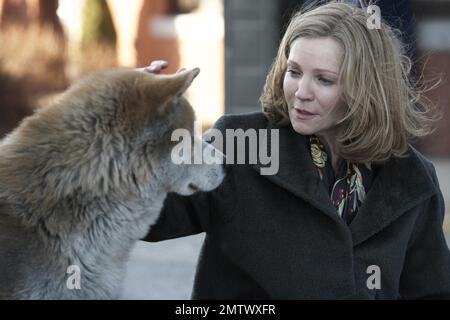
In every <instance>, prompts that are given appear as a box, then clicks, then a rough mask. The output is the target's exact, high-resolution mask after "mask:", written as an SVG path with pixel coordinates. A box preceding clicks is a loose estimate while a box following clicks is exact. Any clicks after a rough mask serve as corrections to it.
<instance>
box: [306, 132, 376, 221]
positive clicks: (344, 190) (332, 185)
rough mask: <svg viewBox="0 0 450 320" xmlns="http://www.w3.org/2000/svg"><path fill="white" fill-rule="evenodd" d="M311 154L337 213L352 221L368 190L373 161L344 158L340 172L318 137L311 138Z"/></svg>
mask: <svg viewBox="0 0 450 320" xmlns="http://www.w3.org/2000/svg"><path fill="white" fill-rule="evenodd" d="M309 143H310V149H311V157H312V160H313V162H314V164H315V165H316V168H317V171H318V173H319V177H320V179H321V180H322V182H323V183H324V186H325V188H326V190H327V191H328V193H329V194H330V199H331V201H332V203H333V205H334V206H335V208H336V210H337V212H338V214H339V215H340V216H341V217H342V218H343V219H344V221H345V222H346V223H347V225H349V224H350V223H351V222H352V220H353V219H354V218H355V216H356V213H357V212H358V208H359V207H361V205H362V203H363V202H364V199H365V198H366V193H367V192H368V190H369V188H370V186H371V184H372V181H373V178H374V171H373V170H372V167H371V165H370V163H365V164H360V163H351V162H350V161H347V160H344V161H342V162H341V164H340V166H339V169H338V171H337V174H335V172H334V170H333V167H332V165H331V157H329V156H328V154H327V153H326V151H325V148H324V146H323V144H322V143H321V142H320V140H319V138H318V137H316V136H314V135H312V136H310V138H309Z"/></svg>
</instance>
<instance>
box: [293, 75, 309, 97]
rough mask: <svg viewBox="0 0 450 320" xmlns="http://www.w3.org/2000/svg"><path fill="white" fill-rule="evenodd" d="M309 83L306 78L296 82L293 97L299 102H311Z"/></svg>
mask: <svg viewBox="0 0 450 320" xmlns="http://www.w3.org/2000/svg"><path fill="white" fill-rule="evenodd" d="M310 85H311V84H310V81H309V80H308V79H307V78H306V77H302V78H301V79H300V80H298V87H297V91H295V97H296V98H297V99H300V100H311V99H312V98H313V93H312V91H311V86H310Z"/></svg>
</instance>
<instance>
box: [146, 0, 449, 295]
mask: <svg viewBox="0 0 450 320" xmlns="http://www.w3.org/2000/svg"><path fill="white" fill-rule="evenodd" d="M366 20H367V16H366V14H365V12H364V10H362V9H358V8H355V7H352V6H350V5H347V4H343V3H329V4H326V5H322V6H320V7H317V8H315V9H312V10H310V11H307V12H299V13H298V14H296V15H295V16H294V17H293V18H292V20H291V22H290V24H289V26H288V28H287V30H286V33H285V35H284V37H283V39H282V42H281V45H280V47H279V51H278V54H277V57H276V59H275V61H274V63H273V66H272V68H271V71H270V73H269V76H268V78H267V81H266V85H265V88H264V92H263V94H262V97H261V104H262V107H263V112H262V113H252V114H244V115H230V116H224V117H222V118H221V119H219V121H218V122H217V123H216V125H215V128H217V129H218V130H220V131H221V132H223V133H224V136H225V130H226V129H243V130H244V131H245V130H248V129H257V130H259V129H267V130H270V129H278V130H279V146H278V151H279V170H278V172H277V173H276V174H274V175H261V174H259V173H260V172H259V169H260V168H261V167H262V165H261V164H259V163H258V164H254V165H252V164H246V165H237V164H229V165H227V166H226V170H227V176H226V178H225V180H224V182H223V183H222V185H221V186H220V187H219V188H218V189H216V190H214V191H212V192H207V193H205V192H199V193H197V194H195V195H193V196H191V197H182V196H178V195H174V194H170V195H169V196H168V198H167V199H166V202H165V206H164V210H163V212H162V214H161V217H160V219H159V220H158V222H157V223H156V224H155V225H154V226H153V227H152V229H151V231H150V233H149V234H148V236H147V237H146V238H145V239H144V240H146V241H159V240H164V239H170V238H176V237H182V236H187V235H192V234H196V233H200V232H206V238H205V242H204V244H203V247H202V251H201V254H200V258H199V264H198V268H197V273H196V278H195V283H194V289H193V293H192V297H193V298H194V299H239V298H244V299H269V298H273V299H342V298H351V299H355V298H356V299H398V298H402V299H416V298H430V297H431V298H444V297H450V252H449V249H448V247H447V245H446V242H445V238H444V234H443V231H442V223H443V218H444V202H443V198H442V194H441V191H440V189H439V185H438V180H437V178H436V173H435V170H434V167H433V165H432V164H431V162H429V161H428V160H427V159H425V158H424V157H423V156H422V155H421V154H420V153H419V152H418V151H417V150H415V149H414V148H413V147H412V146H410V145H409V144H408V143H409V142H410V141H411V140H412V139H413V138H416V137H420V136H424V135H426V134H428V133H429V132H430V127H431V124H432V117H431V116H430V113H429V111H430V109H429V107H428V106H427V104H425V103H424V102H423V100H422V97H421V95H420V91H418V90H415V89H414V87H413V86H412V84H411V83H410V82H409V80H408V73H409V71H410V61H409V59H408V58H406V57H405V56H404V55H403V51H402V48H401V46H400V43H399V41H398V40H397V37H396V36H395V34H394V32H393V31H392V30H391V29H390V28H389V27H388V26H387V25H385V24H382V25H381V28H380V29H372V30H370V29H368V28H367V27H366ZM165 66H166V65H165V64H164V63H163V64H161V63H155V64H153V65H152V66H150V67H149V68H148V71H149V72H155V73H158V72H159V71H160V70H161V69H162V68H164V67H165ZM269 143H270V141H269ZM225 153H226V150H225Z"/></svg>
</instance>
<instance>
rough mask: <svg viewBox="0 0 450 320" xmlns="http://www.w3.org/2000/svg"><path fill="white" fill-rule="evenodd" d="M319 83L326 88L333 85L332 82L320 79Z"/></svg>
mask: <svg viewBox="0 0 450 320" xmlns="http://www.w3.org/2000/svg"><path fill="white" fill-rule="evenodd" d="M319 81H320V82H322V83H323V84H324V85H326V86H330V85H332V84H333V81H331V80H328V79H324V78H320V79H319Z"/></svg>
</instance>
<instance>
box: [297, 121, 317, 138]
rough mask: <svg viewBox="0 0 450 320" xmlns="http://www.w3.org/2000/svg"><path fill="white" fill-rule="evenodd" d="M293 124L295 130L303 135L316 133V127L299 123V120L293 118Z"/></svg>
mask: <svg viewBox="0 0 450 320" xmlns="http://www.w3.org/2000/svg"><path fill="white" fill-rule="evenodd" d="M291 125H292V128H293V129H294V131H295V132H297V133H299V134H301V135H304V136H309V135H312V134H314V133H315V130H314V129H312V128H310V127H308V126H306V125H305V124H304V123H299V122H298V121H292V120H291Z"/></svg>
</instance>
